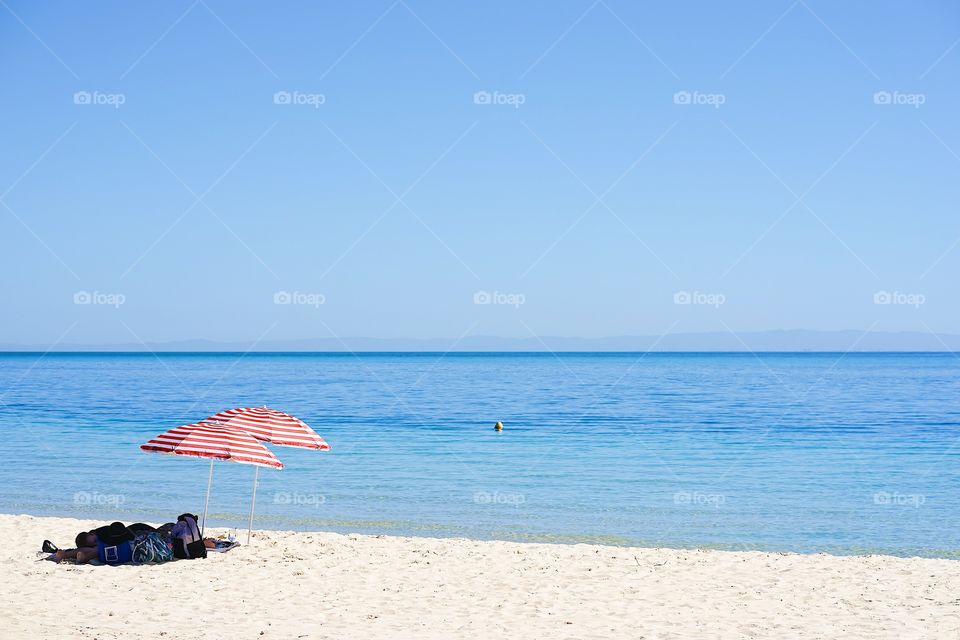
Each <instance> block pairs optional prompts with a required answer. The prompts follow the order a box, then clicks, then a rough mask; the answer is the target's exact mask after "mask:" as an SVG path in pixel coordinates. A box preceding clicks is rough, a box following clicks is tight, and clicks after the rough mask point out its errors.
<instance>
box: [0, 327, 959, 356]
mask: <svg viewBox="0 0 960 640" xmlns="http://www.w3.org/2000/svg"><path fill="white" fill-rule="evenodd" d="M48 348H49V345H40V344H32V345H20V344H2V343H0V351H46V350H47V349H48ZM148 350H149V351H157V352H175V351H198V352H218V351H226V352H236V351H240V352H242V351H248V350H250V351H255V352H269V351H274V352H276V351H301V352H311V351H335V352H348V351H354V352H371V351H403V352H423V351H429V352H446V351H453V352H471V351H472V352H476V351H483V352H531V351H572V352H577V351H579V352H589V351H601V352H616V351H631V352H644V351H675V352H690V351H720V352H749V351H754V352H761V351H789V352H797V351H839V352H844V351H867V352H883V351H946V352H960V335H957V334H939V335H934V334H931V333H921V332H866V333H865V332H862V331H854V330H851V331H805V330H796V331H756V332H744V333H737V334H736V335H734V334H732V333H725V332H715V333H677V334H670V335H666V336H662V337H661V336H617V337H610V338H563V337H556V336H542V337H530V338H500V337H495V336H469V337H466V338H463V339H461V340H459V341H456V340H455V339H453V338H448V339H444V338H436V339H423V340H417V339H402V338H391V339H382V338H357V337H352V338H342V339H337V338H314V339H305V340H264V341H262V342H260V343H257V344H256V345H251V344H250V343H243V342H216V341H212V340H182V341H175V342H156V343H148V344H147V346H146V348H145V347H144V345H142V344H140V343H116V344H58V345H57V346H56V347H55V348H54V349H53V351H58V352H60V351H63V352H83V351H87V352H92V351H111V352H137V351H148Z"/></svg>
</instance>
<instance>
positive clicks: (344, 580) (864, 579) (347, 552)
mask: <svg viewBox="0 0 960 640" xmlns="http://www.w3.org/2000/svg"><path fill="white" fill-rule="evenodd" d="M93 524H102V522H99V521H96V522H94V521H90V520H77V519H72V518H56V517H47V516H29V515H17V516H14V515H0V532H2V534H3V535H4V536H5V537H7V538H10V539H11V544H9V545H5V546H4V550H3V554H4V558H3V563H4V564H5V565H6V567H7V570H8V571H7V574H8V576H9V578H8V580H6V581H4V584H3V586H2V587H0V602H3V605H0V606H2V607H3V608H4V612H3V618H4V620H5V621H6V624H7V629H8V633H9V634H10V637H28V636H32V637H38V636H43V637H91V638H93V637H96V638H100V639H106V638H117V639H126V638H137V637H154V636H157V635H158V634H159V633H160V632H161V631H164V632H167V634H168V635H171V636H173V635H183V634H190V635H191V636H192V637H199V638H222V637H227V636H232V637H236V638H255V637H257V638H259V637H271V636H272V637H275V638H288V637H305V638H343V637H360V638H364V637H396V636H409V635H412V634H416V635H417V636H418V637H430V638H434V637H435V638H481V637H483V638H486V637H505V638H506V637H510V638H541V637H570V638H583V637H591V638H605V637H609V638H618V637H643V636H647V637H657V638H684V637H791V638H813V637H824V636H827V637H829V636H833V637H838V636H841V635H843V636H853V637H861V638H888V637H889V638H895V637H902V638H911V637H916V638H921V637H922V638H938V637H952V638H955V637H957V635H958V633H960V599H958V596H957V593H958V592H960V563H958V562H957V561H955V560H949V559H931V558H900V557H895V556H880V555H866V556H832V555H828V554H823V553H819V554H796V553H767V552H758V551H721V550H712V549H709V550H684V549H668V548H642V547H615V546H603V545H594V544H554V543H534V542H505V541H480V540H470V539H466V538H424V537H398V536H385V535H368V534H340V533H329V532H289V531H272V530H260V531H255V532H254V534H253V535H254V537H253V540H252V543H251V545H250V546H249V547H247V546H241V547H239V548H237V549H234V550H232V551H230V552H228V553H225V554H211V556H210V557H209V558H208V559H206V560H194V561H177V562H173V563H168V564H164V565H157V566H122V567H98V566H74V565H57V564H55V563H53V562H47V561H43V560H38V559H37V556H36V551H37V550H38V549H39V544H40V542H41V541H42V540H43V539H44V538H49V539H51V540H53V542H54V543H55V544H56V543H59V544H60V545H64V544H65V543H68V542H69V541H70V540H72V538H73V535H74V534H75V533H76V532H77V531H79V530H82V529H86V528H88V527H90V526H91V525H93ZM225 531H228V529H222V528H213V527H211V528H210V530H209V533H211V534H218V533H223V532H225ZM238 537H239V538H240V540H241V542H243V541H244V540H245V537H246V536H239V535H238ZM91 597H92V598H93V602H95V603H96V606H93V607H86V609H85V611H86V612H85V613H84V614H82V615H60V613H62V612H63V611H67V612H72V611H75V610H82V609H84V607H85V605H89V604H90V603H91V600H90V598H91ZM171 611H190V615H186V614H185V615H183V616H171V615H169V612H171ZM201 621H203V622H201Z"/></svg>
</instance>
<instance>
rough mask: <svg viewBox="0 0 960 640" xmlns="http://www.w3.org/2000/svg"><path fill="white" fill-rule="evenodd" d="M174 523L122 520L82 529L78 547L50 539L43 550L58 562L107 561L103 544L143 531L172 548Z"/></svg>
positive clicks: (209, 543)
mask: <svg viewBox="0 0 960 640" xmlns="http://www.w3.org/2000/svg"><path fill="white" fill-rule="evenodd" d="M173 526H174V524H173V523H172V522H168V523H166V524H164V525H161V526H160V527H152V526H150V525H149V524H144V523H142V522H137V523H134V524H131V525H129V526H124V525H123V524H122V523H120V522H114V523H113V524H109V525H104V526H102V527H97V528H96V529H93V530H91V531H81V532H80V533H78V534H77V537H76V538H75V539H74V544H76V547H75V548H73V549H58V548H57V547H56V546H55V545H53V544H52V543H51V542H50V541H49V540H44V541H43V547H42V550H43V551H44V552H46V553H52V554H53V556H52V558H53V559H54V560H56V561H57V562H60V561H63V560H75V561H76V562H77V563H78V564H85V563H87V562H91V561H93V560H100V561H102V562H105V561H107V560H106V559H105V558H103V557H101V552H100V550H101V546H102V545H109V544H116V543H117V542H118V541H123V540H130V539H132V538H133V537H134V536H136V535H138V534H141V533H148V532H155V533H158V534H160V536H161V537H162V538H163V539H164V540H165V541H166V542H167V544H168V545H169V546H170V547H171V548H172V546H173V544H172V541H171V539H170V538H171V531H172V529H173ZM203 546H204V547H206V548H207V549H214V548H216V546H217V541H216V540H215V539H213V538H204V539H203Z"/></svg>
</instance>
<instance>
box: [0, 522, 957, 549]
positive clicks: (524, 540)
mask: <svg viewBox="0 0 960 640" xmlns="http://www.w3.org/2000/svg"><path fill="white" fill-rule="evenodd" d="M154 514H155V511H153V510H147V511H145V512H144V513H136V512H133V513H127V512H119V513H112V514H109V515H101V514H97V515H96V516H95V517H93V518H86V517H78V516H77V515H75V514H70V513H67V514H60V513H39V514H38V513H24V512H20V513H12V512H4V511H0V518H3V517H21V516H23V517H30V518H51V519H64V520H76V521H78V522H86V521H89V522H97V523H100V524H104V523H108V522H113V521H114V520H120V521H122V522H128V523H129V522H147V523H150V524H154V525H156V524H161V523H162V522H161V521H155V519H154V518H153V517H152V516H153V515H154ZM230 516H235V517H236V519H235V520H232V519H230ZM246 517H247V516H245V515H242V514H223V513H211V514H210V518H211V519H214V520H216V521H219V522H223V521H224V519H226V520H227V522H228V523H229V524H227V525H223V526H215V527H214V526H211V527H210V529H211V530H215V531H218V532H220V533H223V534H225V535H226V534H229V533H233V534H234V535H235V536H236V537H237V539H238V540H242V539H245V538H246V530H247V520H246ZM257 518H258V520H261V522H260V523H259V524H258V525H257V526H256V527H255V528H254V534H256V532H257V531H258V530H259V531H264V532H272V533H286V534H292V535H300V534H316V533H330V534H338V535H353V536H371V537H383V536H387V537H392V538H414V539H427V540H463V541H465V542H509V543H513V544H547V545H560V546H572V545H579V544H582V545H590V546H601V547H610V548H612V549H650V550H659V549H664V550H671V551H718V552H724V553H740V552H742V553H766V554H774V555H798V556H818V555H827V556H832V557H836V558H865V557H874V556H879V557H889V558H900V559H911V558H918V559H925V560H950V561H954V562H958V561H960V549H938V548H933V547H925V548H923V550H924V551H929V552H930V553H923V554H920V553H909V552H902V553H901V552H896V551H895V550H887V549H884V548H862V547H853V546H848V547H840V546H836V545H835V546H832V547H825V548H823V549H812V550H796V549H769V548H766V549H764V548H754V547H750V546H749V545H746V544H741V545H736V544H721V543H715V544H713V543H707V544H696V543H690V544H683V543H679V544H676V545H673V544H669V543H666V542H662V543H660V544H658V543H657V542H655V541H650V543H649V544H647V543H646V541H643V540H636V541H634V540H628V539H626V538H623V537H622V536H618V535H613V534H610V535H606V534H565V533H558V534H552V533H542V532H538V533H528V532H515V533H514V535H513V537H506V536H504V537H496V536H489V537H480V536H478V537H471V536H469V535H462V534H459V533H451V534H450V535H444V534H443V533H441V532H440V531H439V528H438V527H437V526H436V525H433V524H429V523H428V524H424V525H422V526H421V527H419V528H420V529H421V530H422V531H424V532H427V533H407V532H400V531H396V530H395V529H398V528H401V525H406V526H409V524H410V523H394V522H389V523H386V522H383V521H364V520H351V521H327V522H326V523H325V524H327V525H330V528H325V527H321V528H303V529H297V528H290V527H285V526H284V524H285V522H284V520H285V519H284V518H276V519H273V518H271V517H270V516H266V515H258V516H257ZM271 520H274V522H271ZM263 521H266V522H263ZM394 525H397V526H394ZM257 527H259V529H258V528H257ZM351 527H357V528H356V529H353V528H351ZM375 527H381V528H382V530H371V529H374V528H375ZM618 540H622V542H618Z"/></svg>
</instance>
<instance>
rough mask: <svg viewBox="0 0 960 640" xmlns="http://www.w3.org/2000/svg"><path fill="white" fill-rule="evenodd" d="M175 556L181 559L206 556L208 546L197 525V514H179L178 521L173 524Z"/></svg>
mask: <svg viewBox="0 0 960 640" xmlns="http://www.w3.org/2000/svg"><path fill="white" fill-rule="evenodd" d="M171 533H172V534H173V556H174V557H175V558H179V559H181V560H192V559H193V558H206V557H207V548H206V547H205V546H204V544H203V536H201V535H200V527H198V526H197V516H195V515H193V514H192V513H184V514H181V515H179V516H177V523H176V524H175V525H173V531H172V532H171Z"/></svg>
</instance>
